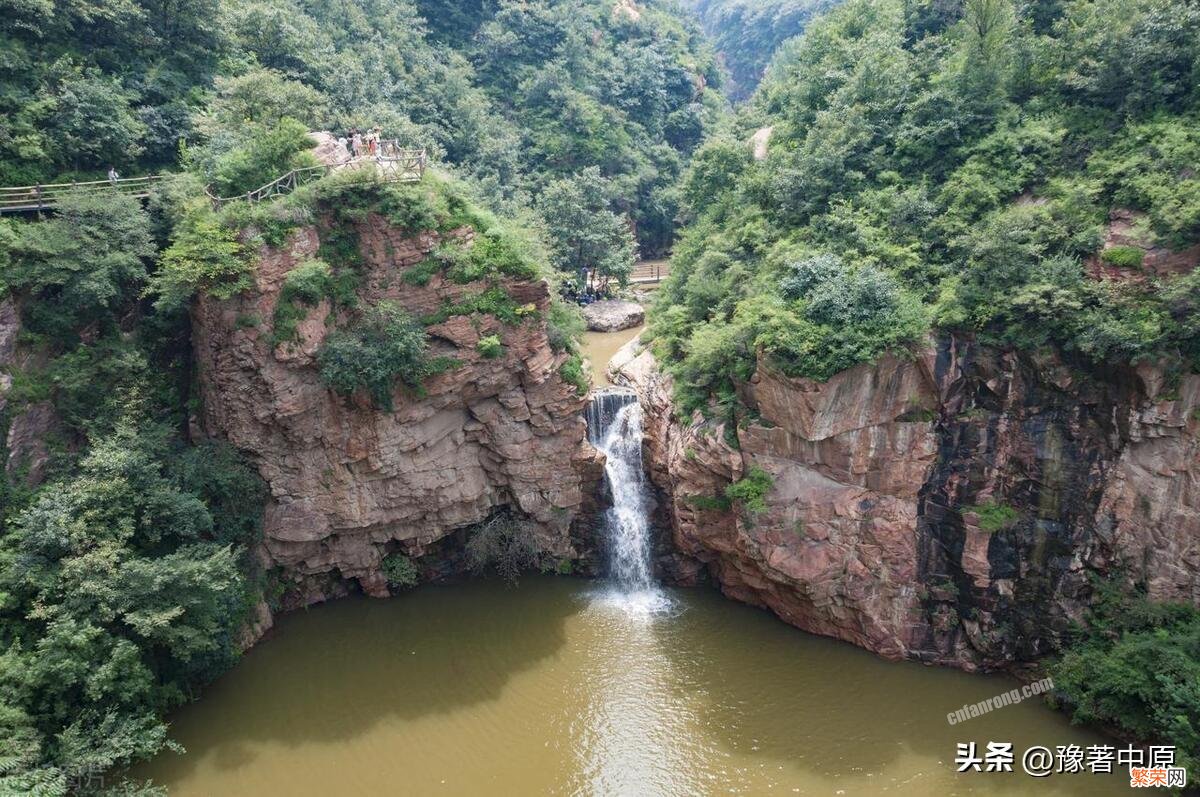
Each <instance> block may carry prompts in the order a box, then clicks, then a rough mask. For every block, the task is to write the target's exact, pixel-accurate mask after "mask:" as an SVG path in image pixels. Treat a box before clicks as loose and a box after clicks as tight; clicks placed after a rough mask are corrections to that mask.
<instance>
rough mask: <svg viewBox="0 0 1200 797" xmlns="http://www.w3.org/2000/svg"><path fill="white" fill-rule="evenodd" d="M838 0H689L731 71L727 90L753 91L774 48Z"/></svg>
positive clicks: (736, 93) (733, 95)
mask: <svg viewBox="0 0 1200 797" xmlns="http://www.w3.org/2000/svg"><path fill="white" fill-rule="evenodd" d="M836 2H837V0H686V2H685V4H686V5H687V7H688V8H690V9H691V10H692V11H693V13H695V14H696V15H697V17H698V18H699V19H700V21H701V23H702V24H703V26H704V31H705V32H706V33H707V34H708V35H709V36H710V37H711V38H712V41H713V46H714V47H716V49H717V53H718V55H719V56H720V57H721V59H722V61H723V63H724V66H725V68H726V69H727V70H728V72H729V79H728V84H727V86H726V89H725V94H726V95H727V96H728V97H729V98H730V99H731V100H734V101H741V100H744V99H746V98H747V97H749V96H750V94H751V93H753V91H754V89H755V88H756V87H757V86H758V83H759V81H760V80H761V79H762V77H763V73H764V72H765V71H766V69H767V65H768V64H769V63H770V62H771V57H772V56H773V55H774V54H775V51H776V50H777V49H778V48H779V47H780V46H781V45H782V44H783V43H784V42H786V41H788V40H789V39H792V38H794V37H795V36H798V35H800V33H801V32H803V30H804V26H805V25H806V24H807V23H808V21H809V20H810V19H812V17H813V16H815V15H816V14H819V13H820V12H822V11H824V10H826V9H828V8H831V7H832V6H834V5H836Z"/></svg>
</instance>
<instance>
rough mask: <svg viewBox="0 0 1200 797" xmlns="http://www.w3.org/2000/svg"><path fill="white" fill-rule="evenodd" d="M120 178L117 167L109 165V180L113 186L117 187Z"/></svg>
mask: <svg viewBox="0 0 1200 797" xmlns="http://www.w3.org/2000/svg"><path fill="white" fill-rule="evenodd" d="M120 179H121V175H119V174H117V167H115V166H109V167H108V182H109V183H110V184H111V185H112V187H113V188H116V187H117V180H120Z"/></svg>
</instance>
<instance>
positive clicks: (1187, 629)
mask: <svg viewBox="0 0 1200 797" xmlns="http://www.w3.org/2000/svg"><path fill="white" fill-rule="evenodd" d="M1050 674H1051V675H1052V676H1053V678H1054V688H1055V694H1056V697H1057V699H1058V700H1059V701H1060V702H1061V703H1063V704H1064V708H1066V709H1067V711H1069V712H1070V713H1071V716H1072V719H1074V720H1075V721H1077V722H1089V723H1097V724H1101V725H1104V726H1107V727H1113V728H1118V729H1120V730H1121V731H1122V732H1124V733H1126V734H1128V735H1130V736H1131V737H1133V738H1135V739H1139V740H1144V741H1157V742H1159V743H1163V744H1171V745H1175V747H1176V761H1175V763H1176V765H1177V766H1184V767H1187V768H1188V769H1189V771H1190V770H1191V769H1192V768H1193V767H1195V766H1196V765H1197V764H1200V758H1198V756H1200V611H1197V610H1196V609H1195V607H1192V606H1188V605H1183V604H1155V603H1151V602H1150V601H1148V600H1147V599H1146V597H1145V595H1144V594H1139V593H1136V592H1132V593H1131V592H1129V591H1127V590H1125V589H1123V588H1121V587H1119V586H1118V585H1115V584H1111V583H1105V584H1102V585H1101V586H1100V594H1099V600H1098V601H1096V603H1095V607H1094V609H1093V610H1092V612H1091V614H1090V616H1089V618H1088V626H1087V628H1086V629H1079V630H1078V631H1077V632H1076V633H1075V634H1074V635H1073V638H1072V639H1071V640H1070V641H1069V643H1068V644H1067V645H1066V646H1065V648H1064V650H1063V654H1062V657H1061V659H1059V660H1058V661H1057V662H1056V663H1055V664H1053V665H1052V666H1051V668H1050Z"/></svg>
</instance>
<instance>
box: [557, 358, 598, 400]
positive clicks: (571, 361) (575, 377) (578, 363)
mask: <svg viewBox="0 0 1200 797" xmlns="http://www.w3.org/2000/svg"><path fill="white" fill-rule="evenodd" d="M558 375H559V376H561V377H562V378H563V381H564V382H567V383H568V384H571V385H574V386H575V392H576V393H578V394H579V395H581V396H586V395H587V392H588V388H589V387H590V386H591V385H590V384H589V382H588V378H587V375H586V374H584V372H583V358H581V357H580V356H579V355H578V354H572V355H571V356H570V357H569V358H568V359H567V361H566V362H564V363H563V364H562V366H561V367H560V368H559V369H558Z"/></svg>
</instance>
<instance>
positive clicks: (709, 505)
mask: <svg viewBox="0 0 1200 797" xmlns="http://www.w3.org/2000/svg"><path fill="white" fill-rule="evenodd" d="M730 486H732V485H730ZM683 500H684V502H685V503H686V504H687V505H688V506H690V507H692V508H693V509H698V510H700V511H701V512H728V511H729V509H730V507H732V506H733V502H732V501H730V500H729V498H728V496H724V495H689V496H687V497H686V498H684V499H683Z"/></svg>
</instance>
